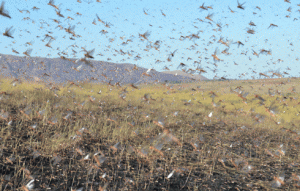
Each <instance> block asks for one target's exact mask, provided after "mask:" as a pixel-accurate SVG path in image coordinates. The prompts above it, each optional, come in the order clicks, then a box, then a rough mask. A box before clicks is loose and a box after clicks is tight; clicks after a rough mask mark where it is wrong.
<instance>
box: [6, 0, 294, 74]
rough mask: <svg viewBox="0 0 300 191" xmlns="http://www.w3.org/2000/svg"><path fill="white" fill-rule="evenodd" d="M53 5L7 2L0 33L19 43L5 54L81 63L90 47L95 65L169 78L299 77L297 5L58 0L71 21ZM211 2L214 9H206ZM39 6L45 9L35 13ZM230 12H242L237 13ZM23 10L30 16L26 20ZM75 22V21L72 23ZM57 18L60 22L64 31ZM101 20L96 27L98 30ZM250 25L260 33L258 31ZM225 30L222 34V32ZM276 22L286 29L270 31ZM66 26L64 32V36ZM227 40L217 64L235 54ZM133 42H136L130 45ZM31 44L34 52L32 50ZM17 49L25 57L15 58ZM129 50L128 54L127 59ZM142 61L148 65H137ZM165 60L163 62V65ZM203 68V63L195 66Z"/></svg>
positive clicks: (32, 0) (10, 45) (13, 43)
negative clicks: (274, 73) (273, 73)
mask: <svg viewBox="0 0 300 191" xmlns="http://www.w3.org/2000/svg"><path fill="white" fill-rule="evenodd" d="M1 2H2V1H1ZM48 2H49V1H35V0H30V1H29V0H27V1H24V0H19V1H18V0H16V1H5V10H7V11H8V13H9V15H10V16H11V17H12V18H11V19H9V18H6V17H3V16H0V22H1V25H0V31H1V34H2V33H4V31H5V29H6V28H9V27H11V26H13V29H14V32H13V33H12V36H13V37H14V38H13V39H12V38H8V37H6V36H3V35H1V36H0V50H1V51H0V53H3V54H12V55H19V56H24V55H23V54H22V53H23V52H25V51H26V50H27V49H28V48H32V49H33V51H32V53H31V56H40V57H50V58H54V57H59V55H58V53H59V52H65V53H68V55H65V56H66V57H69V58H73V57H74V56H73V55H72V49H73V50H74V51H76V52H77V54H76V56H75V58H82V57H83V56H84V52H82V48H81V47H84V48H86V49H87V50H92V49H94V48H95V53H94V57H95V60H103V61H110V62H115V63H132V64H136V65H138V66H141V67H145V68H154V69H156V70H157V71H164V70H163V68H164V67H165V66H166V67H168V68H169V69H170V70H177V67H178V65H179V64H180V63H184V64H186V65H187V67H186V69H188V68H191V69H195V68H196V67H197V66H198V67H201V68H203V69H204V70H206V71H207V73H204V74H203V75H204V76H205V77H207V78H210V79H212V78H213V77H215V76H216V78H219V77H225V78H234V79H239V76H241V74H244V75H242V76H241V79H251V78H252V76H253V77H255V78H258V77H259V76H258V73H260V72H266V71H268V70H280V72H281V74H283V72H287V73H288V74H289V75H284V76H285V77H288V76H299V72H300V70H298V64H299V63H300V49H299V48H300V40H299V38H300V30H299V26H300V11H299V10H300V6H299V5H297V2H295V1H293V0H291V3H287V2H284V0H274V1H266V0H264V1H261V0H260V1H256V0H254V1H240V3H244V2H245V4H244V7H245V9H244V10H242V9H239V8H237V5H238V4H237V1H221V0H218V1H217V0H216V1H192V0H191V1H181V0H180V1H175V0H172V1H171V0H169V1H167V0H157V1H133V0H132V1H112V0H109V1H108V0H101V3H99V2H96V0H89V1H87V0H81V1H80V2H81V3H79V2H77V1H75V0H73V1H69V0H64V1H59V0H54V5H56V6H58V7H59V9H60V13H61V14H62V15H63V16H64V18H63V17H59V16H58V15H57V14H56V10H57V9H55V8H54V7H52V6H50V5H48ZM203 3H204V6H211V7H212V9H209V8H208V10H202V9H199V7H200V6H201V5H202V4H203ZM298 4H299V3H298ZM34 6H36V7H38V8H40V9H39V10H33V9H32V8H33V7H34ZM228 6H229V7H230V8H231V9H232V10H233V11H235V12H234V13H232V12H230V10H229V9H228ZM256 6H258V7H259V8H260V9H261V10H259V9H258V8H256ZM289 7H291V10H290V12H289V11H288V8H289ZM18 9H19V10H23V13H21V12H19V10H18ZM26 10H28V11H29V12H30V13H27V12H26ZM144 11H145V12H146V14H145V13H144ZM162 12H163V13H164V14H165V15H166V16H164V15H163V14H162ZM76 13H80V14H81V15H77V14H76ZM211 13H213V16H212V17H211V18H212V20H213V21H210V23H208V22H209V20H208V19H205V17H206V16H207V15H208V14H211ZM255 13H256V14H255ZM96 14H98V16H99V17H100V18H101V20H103V21H104V22H105V23H109V25H110V28H107V27H105V25H104V24H103V23H101V22H99V21H98V19H97V17H96ZM68 16H69V17H71V18H73V19H74V20H71V18H70V19H67V18H68ZM53 19H56V20H58V21H59V22H60V23H59V24H57V23H56V22H54V20H53ZM94 19H95V21H96V25H95V24H93V21H94ZM201 20H202V21H201ZM250 21H252V22H253V23H255V25H256V26H250V25H249V22H250ZM217 23H220V24H221V26H222V27H221V28H220V27H218V26H217ZM271 23H273V24H275V25H277V26H278V27H271V28H269V29H268V27H269V26H270V24H271ZM58 25H61V26H62V27H63V29H62V30H60V28H59V27H57V26H58ZM73 25H74V26H75V29H74V32H75V34H76V35H80V36H81V37H78V36H77V37H74V39H75V40H71V39H70V37H72V35H71V34H69V33H67V32H66V31H65V28H68V27H69V26H73ZM247 28H251V29H253V30H254V31H255V33H254V34H249V33H247V30H248V29H247ZM218 29H220V30H218ZM101 30H106V31H107V33H106V34H101V33H100V31H101ZM146 31H149V33H150V35H149V37H148V40H143V41H142V40H141V39H142V38H141V37H139V34H143V33H145V32H146ZM199 31H200V32H199ZM198 32H199V34H198V36H199V37H200V38H199V39H195V38H194V39H191V40H190V39H188V38H186V39H185V40H180V37H181V36H189V35H192V34H197V33H198ZM46 34H49V35H51V36H52V37H54V38H55V40H54V41H53V42H52V43H51V46H52V48H49V47H46V46H45V45H46V44H47V43H48V41H49V40H47V39H45V40H44V41H42V40H43V39H44V38H45V35H46ZM37 36H39V37H37ZM221 36H222V37H224V41H225V40H226V39H228V40H232V42H233V43H232V44H231V45H230V47H229V50H228V52H229V53H231V55H225V54H222V53H220V54H219V55H217V56H218V57H219V58H220V59H221V60H223V61H219V62H215V61H214V60H213V57H212V54H214V52H215V49H216V48H217V47H218V49H219V50H220V52H222V51H223V50H224V49H225V48H227V47H226V46H225V45H223V44H221V43H218V40H219V39H220V37H221ZM128 39H130V40H131V41H132V42H128V44H127V45H122V43H123V42H126V40H128ZM158 40H159V41H161V44H160V47H159V50H156V49H155V48H151V45H152V46H154V43H155V42H156V41H158ZM237 41H240V42H242V43H244V46H240V47H238V45H237V44H234V43H235V42H237ZM27 42H31V43H32V45H26V43H27ZM72 45H73V46H72ZM75 45H77V46H78V47H76V46H75ZM149 47H150V48H149ZM12 48H13V49H15V50H17V51H18V52H19V53H20V54H16V53H13V52H12ZM121 49H122V51H123V52H125V53H126V54H123V55H122V54H121V53H120V50H121ZM176 49H178V50H177V52H176V53H175V55H174V57H173V58H172V60H171V62H169V61H167V58H168V57H169V54H170V53H171V52H173V51H174V50H176ZM261 49H265V50H271V51H272V54H271V55H263V54H260V55H259V57H257V56H255V55H253V54H252V50H254V51H256V52H257V53H259V52H260V50H261ZM127 53H130V55H128V54H127ZM137 56H138V57H140V58H141V59H139V60H136V59H135V58H137ZM188 58H189V59H188ZM298 58H299V60H298ZM250 59H251V60H250ZM158 60H159V61H161V62H157V61H158ZM195 61H197V62H198V63H200V64H198V63H194V62H195ZM214 63H216V64H215V65H214ZM234 63H236V64H234ZM288 68H289V69H290V70H289V69H288ZM253 71H255V72H256V74H255V73H254V72H253ZM269 75H270V74H269Z"/></svg>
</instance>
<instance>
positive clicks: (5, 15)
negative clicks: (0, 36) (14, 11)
mask: <svg viewBox="0 0 300 191" xmlns="http://www.w3.org/2000/svg"><path fill="white" fill-rule="evenodd" d="M0 15H2V16H4V17H7V18H10V19H11V17H10V16H9V14H8V12H7V11H6V10H5V9H4V1H3V2H2V3H1V6H0Z"/></svg>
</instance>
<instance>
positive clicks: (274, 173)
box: [0, 78, 300, 190]
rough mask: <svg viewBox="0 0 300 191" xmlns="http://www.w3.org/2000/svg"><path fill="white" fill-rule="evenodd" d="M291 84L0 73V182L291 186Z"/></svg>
mask: <svg viewBox="0 0 300 191" xmlns="http://www.w3.org/2000/svg"><path fill="white" fill-rule="evenodd" d="M299 81H300V79H299V78H292V79H287V78H285V79H267V80H248V81H204V82H198V83H189V84H175V85H170V84H156V85H139V86H138V87H136V86H134V85H133V86H129V85H122V86H108V85H99V84H91V83H81V84H76V83H75V84H71V83H68V84H67V85H59V84H58V85H52V86H49V85H46V84H42V83H36V82H34V83H33V82H25V81H23V82H22V83H20V82H18V81H15V82H13V79H4V78H2V79H1V84H0V88H1V95H0V99H1V101H0V107H1V113H0V117H1V119H0V124H1V130H0V140H1V144H0V156H1V157H0V159H1V160H0V172H1V173H0V180H1V181H0V182H1V183H0V184H1V185H0V188H1V190H31V189H33V190H276V189H279V190H280V189H282V190H297V189H299V188H300V167H299V165H300V160H299V152H298V151H299V146H300V139H299V138H300V137H299V136H300V129H299V121H300V120H299V116H298V114H299V112H300V105H299V104H300V102H299V99H298V97H299V93H298V91H299V89H300V87H299ZM271 88H272V89H271ZM99 90H101V93H99ZM247 93H248V94H247Z"/></svg>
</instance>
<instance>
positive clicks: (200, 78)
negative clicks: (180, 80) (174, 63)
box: [163, 70, 209, 81]
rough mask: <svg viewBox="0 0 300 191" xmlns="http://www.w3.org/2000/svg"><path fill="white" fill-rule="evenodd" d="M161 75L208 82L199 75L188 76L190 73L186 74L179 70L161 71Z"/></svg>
mask: <svg viewBox="0 0 300 191" xmlns="http://www.w3.org/2000/svg"><path fill="white" fill-rule="evenodd" d="M163 73H165V74H172V75H175V76H176V75H177V76H178V75H179V76H185V77H189V78H194V79H195V80H200V81H205V80H209V79H208V78H206V77H204V76H202V75H199V74H190V73H186V72H183V71H181V70H174V71H163Z"/></svg>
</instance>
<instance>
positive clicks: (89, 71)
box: [0, 54, 206, 84]
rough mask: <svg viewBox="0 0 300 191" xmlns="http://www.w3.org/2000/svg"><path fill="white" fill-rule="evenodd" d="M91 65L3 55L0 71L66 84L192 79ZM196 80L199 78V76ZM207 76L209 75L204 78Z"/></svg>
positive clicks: (124, 66) (130, 67)
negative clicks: (77, 82) (71, 82)
mask: <svg viewBox="0 0 300 191" xmlns="http://www.w3.org/2000/svg"><path fill="white" fill-rule="evenodd" d="M90 63H91V65H93V67H91V66H90V65H87V64H85V63H84V62H82V61H79V60H76V59H62V58H42V57H21V56H14V55H5V54H0V74H1V75H3V76H11V77H14V78H19V79H27V80H40V81H46V82H54V83H63V82H66V81H90V82H95V83H96V82H97V83H101V82H102V83H108V82H110V83H111V84H114V83H116V82H120V83H121V84H128V83H153V82H165V81H166V80H168V81H181V82H190V81H192V78H195V76H196V75H195V76H194V77H191V76H187V75H185V73H183V72H182V73H180V74H179V75H177V76H175V75H174V74H171V73H170V74H168V73H167V72H157V71H155V70H151V71H150V73H149V75H150V76H147V75H142V73H145V72H146V71H147V70H148V68H142V67H135V65H133V64H128V63H124V64H116V63H111V62H105V61H95V60H90ZM196 79H197V78H196ZM203 79H206V78H203Z"/></svg>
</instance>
